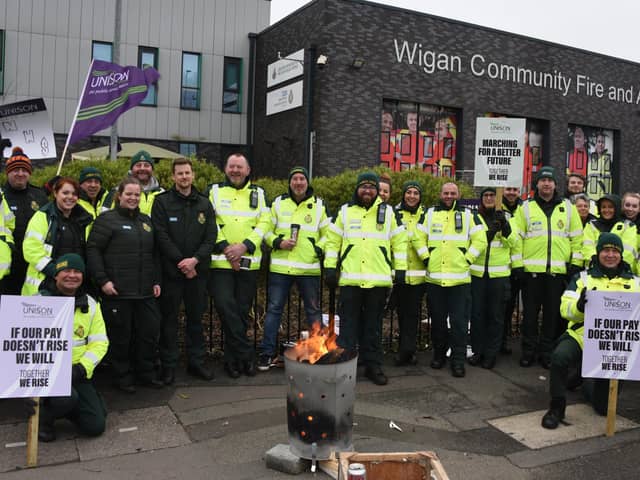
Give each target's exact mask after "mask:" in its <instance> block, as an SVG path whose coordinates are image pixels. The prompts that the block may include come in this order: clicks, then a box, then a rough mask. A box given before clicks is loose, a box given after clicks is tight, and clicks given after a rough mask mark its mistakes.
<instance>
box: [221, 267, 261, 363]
mask: <svg viewBox="0 0 640 480" xmlns="http://www.w3.org/2000/svg"><path fill="white" fill-rule="evenodd" d="M257 281H258V271H257V270H240V271H237V272H236V271H234V270H225V269H212V270H210V274H209V292H210V294H211V296H212V297H213V301H214V303H215V307H216V311H217V312H218V315H219V316H220V319H221V320H222V331H223V334H224V361H225V362H243V361H247V360H251V359H252V358H253V357H254V356H255V349H254V347H253V345H251V342H250V341H249V339H248V338H247V329H248V328H249V311H250V310H251V305H252V304H253V299H254V297H255V295H256V284H257Z"/></svg>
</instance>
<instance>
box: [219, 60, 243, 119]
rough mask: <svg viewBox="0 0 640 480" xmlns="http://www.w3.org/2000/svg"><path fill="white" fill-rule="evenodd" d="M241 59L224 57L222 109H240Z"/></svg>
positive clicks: (236, 110)
mask: <svg viewBox="0 0 640 480" xmlns="http://www.w3.org/2000/svg"><path fill="white" fill-rule="evenodd" d="M241 86H242V59H241V58H231V57H225V58H224V77H223V92H222V111H223V112H227V113H240V111H241V110H242V108H241V107H242V91H241Z"/></svg>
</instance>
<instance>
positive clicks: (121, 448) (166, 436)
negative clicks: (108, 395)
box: [78, 406, 190, 461]
mask: <svg viewBox="0 0 640 480" xmlns="http://www.w3.org/2000/svg"><path fill="white" fill-rule="evenodd" d="M189 443H190V440H189V437H188V436H187V434H186V432H185V431H184V428H183V427H182V426H181V425H180V424H179V423H178V420H177V419H176V417H175V415H174V414H173V412H172V411H171V409H169V407H167V406H163V407H151V408H141V409H136V410H128V411H126V412H123V413H117V412H116V413H112V414H110V415H109V416H108V417H107V431H106V432H105V433H104V434H103V435H101V436H99V437H95V438H89V439H85V440H84V441H82V442H78V452H79V454H80V460H82V461H86V460H92V459H95V458H102V457H113V456H116V455H124V454H128V453H137V452H142V451H147V450H159V449H163V448H169V447H177V446H180V445H187V444H189Z"/></svg>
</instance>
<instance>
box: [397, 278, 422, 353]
mask: <svg viewBox="0 0 640 480" xmlns="http://www.w3.org/2000/svg"><path fill="white" fill-rule="evenodd" d="M393 289H394V290H395V293H396V295H397V296H396V302H397V306H398V324H399V333H400V345H399V348H398V352H399V353H401V354H405V353H408V354H412V353H414V352H415V351H416V341H417V339H418V324H419V322H420V319H419V318H418V315H419V313H420V304H421V302H422V296H423V295H424V292H425V284H424V283H421V284H419V285H396V286H395V287H393Z"/></svg>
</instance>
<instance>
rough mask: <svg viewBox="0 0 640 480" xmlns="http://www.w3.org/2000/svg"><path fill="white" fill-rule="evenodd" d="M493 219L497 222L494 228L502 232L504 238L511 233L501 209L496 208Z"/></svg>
mask: <svg viewBox="0 0 640 480" xmlns="http://www.w3.org/2000/svg"><path fill="white" fill-rule="evenodd" d="M495 219H496V224H497V225H496V227H497V228H496V230H497V231H499V232H502V236H503V237H505V238H506V237H508V236H509V235H511V225H510V224H509V220H507V217H506V216H505V214H504V211H503V210H496V214H495Z"/></svg>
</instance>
